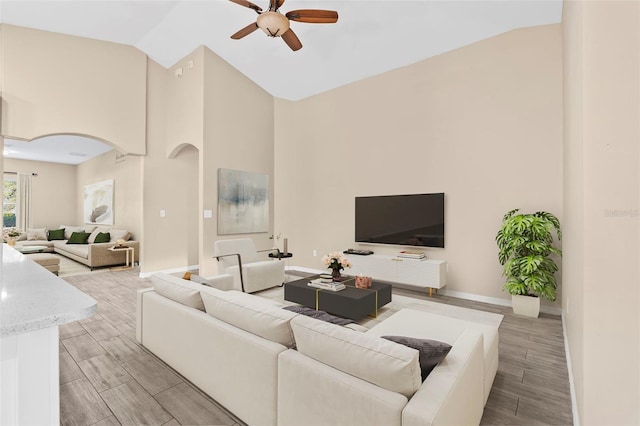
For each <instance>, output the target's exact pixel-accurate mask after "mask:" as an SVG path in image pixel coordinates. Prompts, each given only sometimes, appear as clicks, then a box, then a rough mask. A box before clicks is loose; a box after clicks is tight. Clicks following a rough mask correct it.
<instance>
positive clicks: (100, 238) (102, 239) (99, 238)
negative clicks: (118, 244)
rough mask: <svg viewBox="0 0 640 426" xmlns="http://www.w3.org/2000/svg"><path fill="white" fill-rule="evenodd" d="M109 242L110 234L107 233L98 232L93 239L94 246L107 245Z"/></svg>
mask: <svg viewBox="0 0 640 426" xmlns="http://www.w3.org/2000/svg"><path fill="white" fill-rule="evenodd" d="M110 241H111V234H110V233H108V232H98V235H96V237H95V238H94V239H93V242H94V243H95V244H100V243H108V242H110Z"/></svg>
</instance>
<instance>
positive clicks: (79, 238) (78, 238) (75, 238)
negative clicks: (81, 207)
mask: <svg viewBox="0 0 640 426" xmlns="http://www.w3.org/2000/svg"><path fill="white" fill-rule="evenodd" d="M89 235H91V234H89V233H88V232H72V233H71V236H70V237H69V240H68V241H67V244H87V240H88V239H89Z"/></svg>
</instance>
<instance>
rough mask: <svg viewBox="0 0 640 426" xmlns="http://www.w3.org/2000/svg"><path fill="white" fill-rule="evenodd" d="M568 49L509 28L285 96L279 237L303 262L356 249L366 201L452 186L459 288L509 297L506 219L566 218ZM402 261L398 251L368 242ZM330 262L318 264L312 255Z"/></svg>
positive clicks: (280, 115)
mask: <svg viewBox="0 0 640 426" xmlns="http://www.w3.org/2000/svg"><path fill="white" fill-rule="evenodd" d="M561 47H562V41H561V27H560V26H559V25H551V26H545V27H538V28H531V29H525V30H518V31H513V32H509V33H507V34H504V35H501V36H498V37H495V38H492V39H489V40H485V41H482V42H479V43H475V44H473V45H471V46H468V47H465V48H462V49H459V50H456V51H453V52H450V53H446V54H443V55H440V56H437V57H434V58H431V59H428V60H425V61H423V62H420V63H417V64H415V65H412V66H408V67H405V68H402V69H398V70H394V71H391V72H388V73H385V74H382V75H380V76H377V77H373V78H369V79H366V80H363V81H360V82H356V83H353V84H350V85H348V86H344V87H342V88H339V89H336V90H333V91H330V92H327V93H324V94H320V95H317V96H314V97H312V98H308V99H305V100H301V101H298V102H288V101H283V100H277V101H276V111H275V116H276V118H275V123H276V125H275V134H276V138H275V139H276V155H275V158H276V171H275V175H276V187H275V191H276V224H275V231H276V233H278V232H282V233H283V236H285V237H288V238H289V246H290V249H291V251H292V252H294V256H295V257H294V260H295V264H296V265H302V266H306V267H311V268H316V269H321V268H322V264H321V262H320V256H322V255H323V254H324V253H327V252H328V251H330V250H342V249H345V248H347V247H358V245H357V244H356V243H354V237H353V235H354V197H355V196H364V195H389V194H411V193H430V192H445V193H446V201H445V211H446V213H445V214H446V229H445V238H446V242H445V245H446V248H445V249H427V250H426V251H427V255H428V256H429V257H431V258H435V259H445V260H447V261H448V262H449V273H448V284H447V287H446V289H447V291H449V292H451V291H454V292H462V293H473V294H475V295H481V296H487V297H493V298H503V299H508V298H509V295H508V294H507V293H505V292H502V291H501V288H502V285H503V283H504V280H503V278H502V277H501V267H500V265H499V263H498V260H497V248H496V245H495V242H494V238H495V235H496V233H497V231H498V229H499V227H500V222H501V219H502V216H503V215H504V213H506V212H507V211H508V210H510V209H513V208H518V207H519V208H521V209H523V210H524V211H525V212H534V211H537V210H547V211H550V212H552V213H554V214H556V215H557V216H558V217H559V218H560V219H561V220H562V52H561ZM361 248H371V249H372V250H374V251H375V252H376V253H396V252H397V251H398V250H399V249H400V248H399V247H397V246H396V247H394V246H366V247H365V246H362V247H361ZM314 249H315V250H317V251H318V257H313V256H312V250H314Z"/></svg>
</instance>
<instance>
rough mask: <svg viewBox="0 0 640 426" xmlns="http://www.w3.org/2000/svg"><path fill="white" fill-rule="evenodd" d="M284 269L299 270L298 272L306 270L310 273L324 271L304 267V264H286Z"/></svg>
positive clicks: (321, 272)
mask: <svg viewBox="0 0 640 426" xmlns="http://www.w3.org/2000/svg"><path fill="white" fill-rule="evenodd" d="M285 270H286V271H300V272H308V273H310V274H323V273H325V272H326V271H324V270H321V269H313V268H305V267H304V266H287V267H285Z"/></svg>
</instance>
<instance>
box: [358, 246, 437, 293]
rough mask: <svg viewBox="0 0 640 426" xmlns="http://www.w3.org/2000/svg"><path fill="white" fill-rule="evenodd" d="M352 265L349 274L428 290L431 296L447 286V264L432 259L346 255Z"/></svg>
mask: <svg viewBox="0 0 640 426" xmlns="http://www.w3.org/2000/svg"><path fill="white" fill-rule="evenodd" d="M347 257H348V258H349V260H350V261H351V263H352V265H353V266H352V268H351V271H349V272H350V273H352V274H353V275H360V274H362V275H366V276H369V277H372V278H373V279H377V280H381V281H388V282H391V283H398V284H403V285H406V286H411V287H418V288H421V289H427V288H428V289H429V296H431V294H432V291H433V289H434V288H435V289H436V290H437V289H439V288H442V287H444V286H445V285H446V284H447V262H446V261H445V260H434V259H422V260H418V259H407V258H402V257H397V256H385V255H380V254H371V255H369V256H359V255H353V254H350V255H347Z"/></svg>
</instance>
